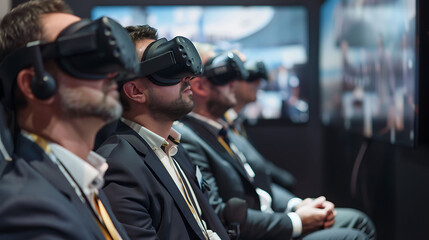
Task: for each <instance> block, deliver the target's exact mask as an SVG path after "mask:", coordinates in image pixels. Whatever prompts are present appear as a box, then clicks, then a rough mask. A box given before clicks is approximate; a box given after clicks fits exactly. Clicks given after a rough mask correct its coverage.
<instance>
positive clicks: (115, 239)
mask: <svg viewBox="0 0 429 240" xmlns="http://www.w3.org/2000/svg"><path fill="white" fill-rule="evenodd" d="M28 136H30V138H31V139H33V141H34V142H35V143H36V144H37V145H38V146H39V147H40V148H41V149H42V150H43V151H44V152H45V153H46V154H47V155H48V156H49V155H50V154H51V153H52V149H51V146H49V143H48V141H46V140H45V139H44V138H42V137H40V136H39V135H36V134H34V133H28ZM54 157H55V158H56V160H57V162H58V164H59V165H58V166H59V167H60V168H62V169H63V170H64V171H65V173H66V174H67V175H68V176H69V178H70V179H71V180H72V181H73V182H74V185H75V186H76V187H77V189H78V190H79V192H80V195H81V197H80V199H81V200H83V201H84V202H86V204H87V205H88V206H89V209H90V210H91V213H92V215H93V216H94V218H95V219H96V221H97V224H98V226H99V227H100V230H101V232H102V233H103V235H104V237H105V238H106V240H121V239H122V238H121V237H120V235H119V233H118V231H117V230H116V228H115V226H114V225H113V223H112V220H111V219H110V217H109V214H108V213H107V211H106V209H105V208H104V205H103V203H102V202H101V200H100V199H99V198H98V196H97V195H95V194H94V198H97V199H98V201H95V202H94V203H95V208H96V209H97V213H96V212H95V211H94V209H93V208H92V206H91V203H90V201H89V200H88V198H87V196H86V195H85V193H84V191H83V190H82V188H81V187H80V186H79V184H78V183H77V181H76V179H75V178H74V177H73V176H72V175H71V174H70V172H69V171H68V170H67V168H66V167H65V166H64V164H63V163H62V162H61V161H60V159H59V158H57V157H56V156H54ZM82 197H83V198H82ZM98 202H99V203H101V205H102V209H103V210H104V212H105V213H103V212H102V211H100V210H101V208H100V206H99V203H98ZM99 209H100V210H99ZM103 214H105V215H107V217H108V220H107V221H106V220H104V218H105V217H103ZM100 217H101V219H102V220H103V221H101V220H100ZM109 221H110V224H111V225H112V226H111V227H110V228H112V227H113V229H114V230H113V229H110V230H109V227H108V226H106V224H109V223H106V222H109Z"/></svg>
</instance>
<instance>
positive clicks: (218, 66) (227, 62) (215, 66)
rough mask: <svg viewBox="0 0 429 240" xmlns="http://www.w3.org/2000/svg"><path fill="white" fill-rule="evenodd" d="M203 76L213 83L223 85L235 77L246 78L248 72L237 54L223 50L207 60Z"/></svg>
mask: <svg viewBox="0 0 429 240" xmlns="http://www.w3.org/2000/svg"><path fill="white" fill-rule="evenodd" d="M204 76H205V77H206V78H207V79H208V80H209V81H210V82H212V83H213V84H215V85H219V86H223V85H226V84H228V83H230V82H231V81H233V80H235V79H247V78H248V77H249V73H248V71H247V70H246V68H245V67H244V63H243V61H241V59H240V57H238V55H237V54H235V53H233V52H225V53H221V54H219V55H217V56H215V57H213V58H211V59H209V60H208V61H207V63H206V65H205V66H204Z"/></svg>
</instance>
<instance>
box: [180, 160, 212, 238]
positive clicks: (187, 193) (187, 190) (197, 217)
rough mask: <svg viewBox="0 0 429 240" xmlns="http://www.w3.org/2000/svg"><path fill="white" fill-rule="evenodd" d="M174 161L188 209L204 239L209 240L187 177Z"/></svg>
mask: <svg viewBox="0 0 429 240" xmlns="http://www.w3.org/2000/svg"><path fill="white" fill-rule="evenodd" d="M172 161H173V163H174V166H175V168H174V169H175V170H176V174H178V176H179V179H180V183H181V184H182V187H183V190H184V192H185V201H186V203H187V204H188V207H189V209H190V210H191V212H192V215H194V218H195V220H196V221H197V223H198V226H199V227H200V228H201V231H202V232H203V235H204V237H205V238H206V239H207V240H208V239H209V234H208V232H207V229H206V227H205V224H204V223H203V221H202V219H201V216H200V214H199V213H197V210H196V206H197V204H196V203H195V201H194V198H193V197H192V196H190V193H191V189H190V188H189V186H188V185H187V184H186V183H185V181H186V179H185V176H184V175H183V173H182V170H181V169H180V166H179V164H178V163H177V162H176V160H174V159H172Z"/></svg>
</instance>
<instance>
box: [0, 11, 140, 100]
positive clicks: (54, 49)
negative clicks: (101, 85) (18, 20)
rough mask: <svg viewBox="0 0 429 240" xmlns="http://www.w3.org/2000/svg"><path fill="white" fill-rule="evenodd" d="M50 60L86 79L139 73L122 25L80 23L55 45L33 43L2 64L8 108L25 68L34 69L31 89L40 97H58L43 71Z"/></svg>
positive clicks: (105, 20) (0, 76)
mask: <svg viewBox="0 0 429 240" xmlns="http://www.w3.org/2000/svg"><path fill="white" fill-rule="evenodd" d="M47 60H55V61H56V63H57V64H58V66H59V67H60V68H61V69H62V70H63V71H65V72H66V73H68V74H69V75H71V76H73V77H76V78H80V79H85V80H100V79H105V78H106V77H107V75H108V74H109V73H113V72H119V73H120V75H124V74H129V73H135V72H138V70H139V65H138V58H137V54H136V50H135V47H134V44H133V42H132V41H131V39H130V37H129V36H128V33H127V31H126V30H125V29H124V28H123V27H122V26H121V25H120V24H119V23H117V22H115V21H114V20H112V19H110V18H108V17H102V18H99V19H97V20H94V21H91V20H86V19H85V20H81V21H78V22H76V23H73V24H71V25H70V26H68V27H67V28H65V29H64V30H63V31H62V32H61V33H60V34H59V36H58V38H57V39H56V40H55V41H54V42H49V43H40V41H34V42H30V43H28V44H27V45H26V46H24V47H21V48H19V49H17V50H15V51H14V52H12V53H11V54H9V55H8V56H7V57H6V58H5V59H4V60H3V62H1V63H0V79H1V87H2V89H1V90H2V91H1V93H2V94H3V96H2V97H3V98H4V99H3V101H4V103H5V105H6V106H7V107H9V108H13V89H14V85H15V84H16V83H15V82H16V80H15V79H16V76H17V74H18V73H19V71H21V70H22V69H23V68H27V67H34V71H35V75H36V76H35V78H33V80H32V82H31V88H32V91H33V94H34V95H35V96H36V97H37V98H39V99H48V98H50V97H52V96H53V95H54V94H55V91H56V83H55V80H54V79H53V77H52V76H50V75H49V74H48V73H46V72H45V71H44V68H43V62H44V61H47Z"/></svg>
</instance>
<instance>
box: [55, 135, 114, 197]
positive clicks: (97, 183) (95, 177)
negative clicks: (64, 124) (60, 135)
mask: <svg viewBox="0 0 429 240" xmlns="http://www.w3.org/2000/svg"><path fill="white" fill-rule="evenodd" d="M49 145H50V147H51V149H52V153H53V154H54V155H55V157H57V158H58V159H59V161H60V162H61V163H62V164H63V166H64V167H65V168H66V169H67V171H68V172H69V173H70V175H71V176H72V177H73V179H74V180H75V181H76V183H77V184H78V185H79V186H80V187H81V188H82V190H83V191H84V192H85V194H87V193H88V192H94V191H95V190H97V191H98V190H99V189H100V188H101V187H102V186H103V184H104V174H105V172H106V171H107V168H108V165H107V163H106V159H105V158H103V157H102V156H100V155H98V154H97V153H95V152H93V151H91V152H89V155H88V157H87V158H86V161H85V160H83V159H81V158H80V157H78V156H76V155H75V154H74V153H72V152H70V151H69V150H67V149H65V148H64V147H62V146H60V145H58V144H56V143H50V144H49ZM87 191H88V192H87Z"/></svg>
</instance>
